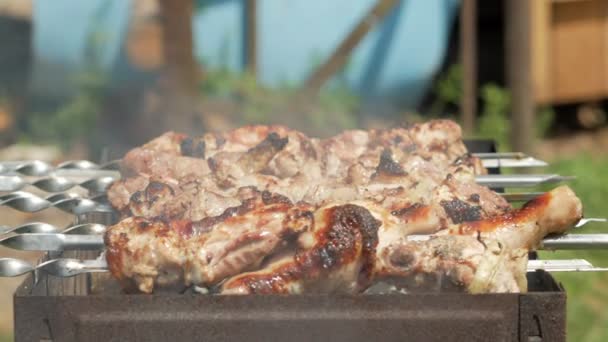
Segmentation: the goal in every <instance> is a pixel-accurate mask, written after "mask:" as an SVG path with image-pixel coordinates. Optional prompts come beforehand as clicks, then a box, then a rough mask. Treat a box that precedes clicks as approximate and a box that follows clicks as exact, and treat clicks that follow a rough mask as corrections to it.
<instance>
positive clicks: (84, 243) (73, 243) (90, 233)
mask: <svg viewBox="0 0 608 342" xmlns="http://www.w3.org/2000/svg"><path fill="white" fill-rule="evenodd" d="M44 229H48V227H44ZM103 232H105V227H104V226H103V225H93V226H87V225H80V226H75V227H73V228H70V229H67V231H66V232H65V233H53V232H50V233H22V234H16V235H12V236H8V237H5V238H3V239H0V245H2V246H5V247H9V248H13V249H18V250H24V251H65V250H101V249H103V248H104V247H105V246H104V241H103ZM82 233H84V234H82ZM432 237H433V235H409V236H407V238H406V239H407V240H408V241H426V240H428V239H430V238H432ZM536 249H538V250H577V249H608V234H566V235H561V236H557V237H546V238H545V239H543V240H542V242H541V244H540V245H539V246H538V247H537V248H536Z"/></svg>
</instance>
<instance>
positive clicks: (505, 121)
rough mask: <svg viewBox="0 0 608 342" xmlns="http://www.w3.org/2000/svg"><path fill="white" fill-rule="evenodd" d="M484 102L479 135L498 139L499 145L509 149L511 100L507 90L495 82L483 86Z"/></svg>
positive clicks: (482, 95) (482, 96)
mask: <svg viewBox="0 0 608 342" xmlns="http://www.w3.org/2000/svg"><path fill="white" fill-rule="evenodd" d="M481 98H482V101H483V103H484V106H483V113H482V115H481V117H480V118H479V121H478V128H477V129H478V135H479V136H480V137H482V138H491V139H494V140H496V142H497V143H498V146H499V147H501V148H504V149H508V145H509V126H510V124H509V117H508V113H509V102H510V97H509V94H508V92H507V91H505V90H504V89H503V88H501V87H499V86H498V85H495V84H487V85H484V86H483V87H482V88H481Z"/></svg>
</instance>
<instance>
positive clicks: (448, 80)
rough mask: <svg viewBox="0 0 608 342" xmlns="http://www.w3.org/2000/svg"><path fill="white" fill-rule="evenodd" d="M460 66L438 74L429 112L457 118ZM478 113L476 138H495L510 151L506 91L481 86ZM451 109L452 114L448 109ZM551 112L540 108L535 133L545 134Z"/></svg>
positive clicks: (508, 103)
mask: <svg viewBox="0 0 608 342" xmlns="http://www.w3.org/2000/svg"><path fill="white" fill-rule="evenodd" d="M461 85H462V68H461V66H460V65H459V64H454V65H452V66H451V67H449V68H448V70H447V71H446V73H445V74H444V75H441V76H440V77H439V78H438V80H437V82H436V83H435V86H434V88H433V90H434V92H435V102H434V103H433V105H432V107H431V110H430V113H429V114H430V115H431V116H432V117H437V116H445V115H448V116H452V117H454V118H455V119H456V120H458V115H457V113H458V108H459V107H460V102H461V98H462V86H461ZM479 96H480V99H481V110H482V113H481V116H480V117H479V119H478V126H477V129H476V134H475V136H476V137H479V138H491V139H494V140H496V141H497V143H498V146H499V147H500V149H501V150H509V127H510V122H509V120H510V119H509V112H510V106H511V104H510V102H511V97H510V94H509V91H508V90H507V89H505V88H503V87H501V86H499V85H497V84H494V83H488V84H484V85H482V86H481V87H480V90H479ZM450 110H452V111H453V113H450V112H449V111H450ZM554 117H555V115H554V112H553V110H552V109H551V108H550V107H546V108H540V109H539V110H538V112H537V114H536V118H535V120H536V122H535V127H536V135H537V136H538V137H543V136H545V135H546V134H547V132H548V130H549V128H550V127H551V124H552V123H553V120H554Z"/></svg>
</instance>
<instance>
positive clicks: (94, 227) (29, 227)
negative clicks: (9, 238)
mask: <svg viewBox="0 0 608 342" xmlns="http://www.w3.org/2000/svg"><path fill="white" fill-rule="evenodd" d="M105 231H106V226H105V225H103V224H99V223H82V224H77V225H75V226H71V227H68V228H65V229H61V228H59V227H57V226H53V225H51V224H48V223H44V222H32V223H26V224H23V225H21V226H17V227H14V228H13V227H8V226H4V227H0V235H4V234H9V233H14V234H26V233H63V234H77V235H93V234H103V233H105Z"/></svg>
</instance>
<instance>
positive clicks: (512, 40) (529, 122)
mask: <svg viewBox="0 0 608 342" xmlns="http://www.w3.org/2000/svg"><path fill="white" fill-rule="evenodd" d="M532 2H533V1H529V0H508V1H505V6H506V8H505V14H506V20H505V24H506V28H505V33H506V37H505V47H506V53H507V56H506V57H507V58H506V62H507V65H506V70H507V83H508V86H509V90H510V91H511V148H512V149H513V150H514V151H521V152H526V153H530V152H533V149H534V146H533V145H534V135H535V129H534V123H535V117H534V116H535V111H534V100H533V99H534V95H533V93H532V92H533V86H532V54H531V48H532V46H531V28H532V10H531V7H532V6H533V4H532Z"/></svg>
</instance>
